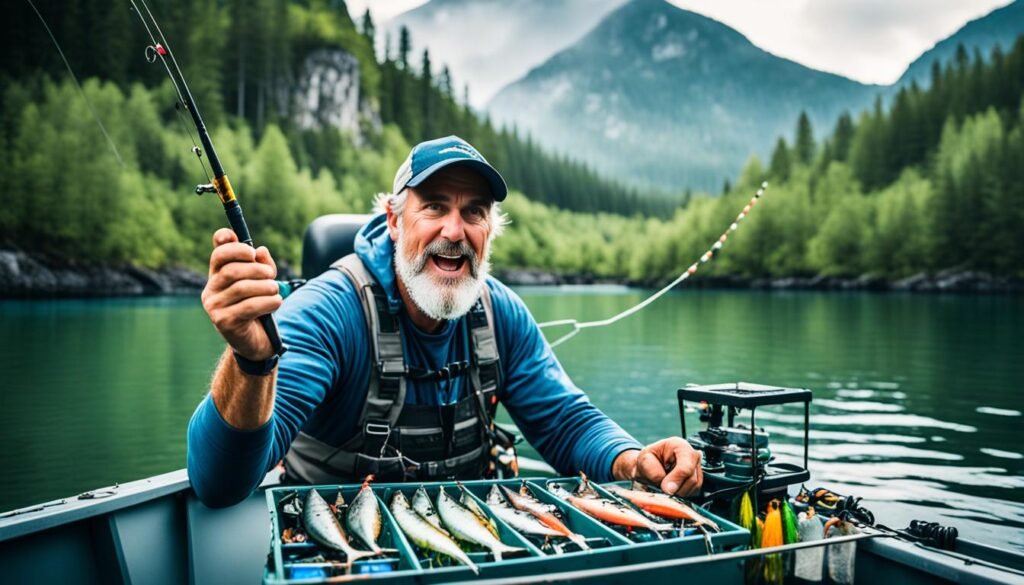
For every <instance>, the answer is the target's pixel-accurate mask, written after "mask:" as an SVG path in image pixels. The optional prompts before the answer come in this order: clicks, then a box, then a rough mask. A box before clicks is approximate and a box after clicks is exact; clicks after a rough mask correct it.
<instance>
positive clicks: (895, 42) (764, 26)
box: [671, 0, 1009, 84]
mask: <svg viewBox="0 0 1024 585" xmlns="http://www.w3.org/2000/svg"><path fill="white" fill-rule="evenodd" d="M671 1H672V3H673V4H675V5H677V6H680V7H682V8H686V9H689V10H693V11H695V12H699V13H701V14H705V15H707V16H710V17H712V18H715V19H716V20H719V21H721V22H724V23H725V24H727V25H729V26H731V27H733V28H735V29H737V30H739V31H740V32H742V33H743V34H744V35H746V36H747V37H748V38H749V39H750V40H751V41H753V42H754V44H756V45H758V46H759V47H761V48H762V49H765V50H766V51H770V52H772V53H774V54H776V55H779V56H782V57H786V58H788V59H792V60H794V61H796V62H798V63H801V64H803V65H806V66H808V67H813V68H815V69H821V70H823V71H829V72H833V73H838V74H840V75H844V76H846V77H850V78H853V79H856V80H858V81H863V82H866V83H885V84H887V83H892V82H893V81H895V80H896V79H897V78H898V77H899V76H900V74H902V73H903V71H904V70H905V69H906V67H907V65H909V64H910V63H911V62H912V61H913V60H914V59H916V58H917V57H919V56H920V55H921V53H923V52H925V51H927V50H928V49H930V48H932V46H934V45H935V43H937V42H938V41H940V40H942V39H944V38H946V37H947V36H949V35H951V34H953V33H954V32H956V31H957V30H958V29H959V28H960V27H962V26H963V25H964V24H966V23H967V22H968V21H969V20H973V19H975V18H979V17H981V16H984V15H985V14H988V13H989V12H991V11H992V10H994V9H996V8H999V7H1001V6H1005V5H1006V4H1008V3H1009V2H1008V0H973V1H971V2H963V1H962V0H776V1H772V2H764V1H757V0H729V1H722V0H717V1H714V0H671Z"/></svg>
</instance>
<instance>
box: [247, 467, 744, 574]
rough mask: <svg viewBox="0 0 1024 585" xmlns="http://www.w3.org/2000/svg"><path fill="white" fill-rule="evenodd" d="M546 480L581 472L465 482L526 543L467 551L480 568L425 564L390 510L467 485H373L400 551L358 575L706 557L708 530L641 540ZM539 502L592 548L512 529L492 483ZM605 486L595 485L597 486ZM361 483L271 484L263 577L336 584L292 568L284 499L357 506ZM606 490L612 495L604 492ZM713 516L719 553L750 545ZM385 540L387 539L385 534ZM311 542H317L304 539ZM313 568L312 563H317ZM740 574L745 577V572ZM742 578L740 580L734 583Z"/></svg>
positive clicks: (505, 538) (568, 481) (515, 570)
mask: <svg viewBox="0 0 1024 585" xmlns="http://www.w3.org/2000/svg"><path fill="white" fill-rule="evenodd" d="M546 481H557V482H560V483H562V484H563V485H565V486H566V487H569V486H570V485H571V486H572V487H573V488H575V483H574V482H577V481H578V479H577V478H562V479H548V478H530V479H511V480H474V481H466V482H461V485H463V486H464V487H465V488H466V489H467V491H468V492H469V494H470V496H472V497H474V498H476V502H477V504H478V505H479V507H480V508H481V510H482V511H483V512H484V513H485V514H486V515H488V516H489V517H491V518H493V519H494V520H495V523H496V524H497V526H498V533H499V537H500V539H501V541H502V542H504V543H505V544H508V545H510V546H516V547H522V548H524V549H526V554H524V555H523V556H516V557H515V558H512V557H506V558H505V559H503V560H502V561H500V562H495V561H494V560H493V559H492V558H491V554H490V553H489V552H470V553H468V554H469V556H470V558H471V559H472V560H473V562H474V563H477V565H478V566H479V568H480V574H479V575H477V574H475V573H473V571H471V570H470V569H469V568H468V567H466V566H463V565H458V564H455V565H450V566H436V567H431V566H430V563H429V562H424V559H423V557H422V556H421V555H420V554H419V551H418V549H417V547H416V546H415V545H414V544H412V543H411V542H409V540H408V539H407V538H406V537H405V535H404V534H403V533H402V531H401V529H400V528H399V527H398V524H397V523H396V522H395V519H394V517H393V516H392V515H391V511H390V509H389V508H388V504H390V498H391V495H392V494H393V493H394V492H395V491H396V490H401V491H402V492H403V493H404V494H405V495H406V497H407V498H409V499H410V502H411V498H412V495H413V494H414V493H415V491H416V489H417V488H419V487H420V486H423V487H424V488H426V489H427V492H428V495H430V496H431V502H432V503H434V502H435V501H436V496H437V491H438V488H439V487H440V486H444V487H445V489H446V490H447V491H448V494H449V495H451V496H452V497H454V498H455V499H459V497H460V496H461V491H460V489H459V487H458V485H457V484H456V482H451V481H448V482H422V483H416V482H410V483H402V484H395V483H392V484H383V483H382V484H371V488H372V489H373V492H374V495H376V496H377V501H378V504H379V505H380V507H381V516H382V519H381V521H382V525H383V526H382V530H381V537H380V538H379V539H378V544H379V545H380V546H381V547H383V548H394V549H397V556H392V557H391V558H392V560H390V561H388V563H390V564H389V565H388V566H384V567H382V566H379V565H380V564H381V562H380V561H376V560H374V559H368V560H360V561H356V563H355V567H356V572H358V573H359V574H358V575H354V578H355V579H359V580H363V579H372V580H373V581H374V582H378V583H422V584H430V583H442V582H455V581H469V580H474V579H484V578H515V577H525V576H529V575H539V574H545V573H551V572H555V571H573V570H584V569H600V568H602V567H612V566H621V565H624V564H632V563H638V562H646V561H653V560H664V559H672V558H680V557H687V556H703V555H705V554H706V549H705V546H704V540H703V536H702V535H699V534H698V535H694V536H684V537H681V538H674V539H666V540H664V541H655V542H649V543H636V542H633V541H631V540H629V539H628V538H626V537H625V536H623V535H622V534H620V533H619V532H616V531H615V530H614V529H612V528H609V527H608V526H606V525H605V524H603V523H602V522H600V521H598V520H595V519H593V518H591V517H590V516H588V515H587V514H584V513H583V512H581V511H579V510H577V509H576V508H574V507H573V506H571V505H570V504H569V503H568V502H565V501H563V500H561V499H559V498H557V497H556V496H555V495H554V494H552V493H550V492H549V491H548V490H547V489H546V487H545V486H546V483H545V482H546ZM524 482H525V483H526V485H527V487H528V488H529V489H530V491H531V492H532V493H533V494H534V496H535V497H536V498H537V499H538V500H540V501H541V502H544V503H547V504H553V505H555V506H556V507H557V508H558V509H559V510H560V511H561V512H562V515H563V521H564V522H565V524H566V526H567V527H568V528H569V529H570V530H572V531H573V532H576V533H578V534H580V535H582V536H584V537H585V538H586V542H587V544H588V545H590V546H591V547H592V549H591V550H589V551H584V550H580V549H579V548H577V547H575V546H565V547H563V548H562V550H555V549H547V550H541V548H540V547H539V546H538V542H537V541H536V540H533V539H531V538H528V537H525V536H523V535H521V534H520V533H518V532H517V531H515V530H513V529H512V528H511V527H509V526H508V525H507V524H505V522H503V521H502V520H501V518H498V517H497V516H496V515H495V514H494V513H493V512H492V511H491V508H490V506H488V505H487V503H486V499H487V493H488V492H489V491H490V489H491V487H492V486H494V485H504V486H505V487H507V488H509V489H511V490H518V489H519V488H520V486H521V485H523V483H524ZM598 487H599V486H596V485H595V488H598ZM359 488H360V484H346V485H341V486H337V485H334V486H312V487H310V486H288V487H277V488H271V489H268V490H267V492H266V494H267V505H268V507H269V509H270V520H271V522H270V523H271V530H272V531H273V532H272V534H271V551H270V555H269V556H268V562H267V568H266V571H265V572H264V579H263V582H264V584H265V585H299V584H303V585H306V584H314V583H327V582H335V581H337V578H335V579H331V578H330V577H328V576H327V575H326V574H323V575H321V576H317V575H316V574H315V571H306V570H305V569H306V567H304V566H300V567H298V568H299V569H302V571H298V572H297V571H294V570H289V568H290V567H292V565H290V564H289V562H288V559H289V558H290V556H289V555H291V554H292V551H293V549H294V548H295V547H294V545H288V544H283V543H282V540H281V531H282V530H283V529H284V528H286V527H288V519H287V518H283V517H282V514H281V511H280V509H279V505H280V503H281V500H282V498H285V497H287V496H288V494H291V493H297V494H298V495H297V496H296V497H298V498H300V499H302V500H304V499H305V494H306V492H307V491H308V490H310V489H316V490H318V491H319V492H320V494H321V495H322V496H323V497H324V499H325V500H327V502H328V503H333V502H334V498H335V495H336V494H337V492H338V490H339V489H340V490H341V492H342V496H343V497H344V498H345V501H346V502H347V503H349V504H351V502H352V499H353V498H354V497H355V495H356V494H357V493H358V491H359ZM602 495H606V494H602ZM707 516H708V517H709V518H710V519H712V520H714V521H715V522H716V523H718V524H719V526H720V527H721V528H722V532H721V533H718V534H714V535H712V538H711V540H712V543H713V549H714V550H715V552H719V551H722V550H727V549H728V548H729V547H730V546H732V545H733V544H746V543H748V542H749V539H750V535H749V533H748V532H747V531H746V530H744V529H742V528H740V527H739V526H736V525H735V524H732V523H731V522H728V521H725V520H723V519H722V518H720V517H718V516H715V515H713V514H707ZM386 539H387V540H386ZM351 540H353V541H355V542H354V543H353V545H354V546H355V548H358V549H361V550H363V549H365V548H366V547H364V546H362V545H361V544H360V543H358V539H356V538H354V537H353V538H352V539H351ZM306 546H308V547H309V548H312V547H313V545H306ZM314 568H315V567H310V569H314ZM740 576H741V575H740ZM736 582H737V583H739V582H740V580H737V581H736Z"/></svg>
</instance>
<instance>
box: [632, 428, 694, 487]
mask: <svg viewBox="0 0 1024 585" xmlns="http://www.w3.org/2000/svg"><path fill="white" fill-rule="evenodd" d="M613 474H614V475H615V477H616V479H620V480H621V479H636V480H639V481H641V482H642V483H646V484H648V485H652V486H659V487H660V488H661V490H662V491H663V492H665V493H667V494H670V495H676V496H689V495H691V494H694V493H696V492H698V491H699V490H700V488H701V486H702V485H703V484H704V472H703V471H701V468H700V452H699V451H697V450H695V449H694V448H693V447H691V446H690V444H689V443H687V442H686V441H685V440H684V439H682V438H681V437H668V438H667V439H662V440H660V441H656V442H654V443H651V444H650V445H647V446H646V447H644V448H643V449H641V450H640V451H626V452H624V453H622V454H621V455H619V457H618V458H616V460H615V463H614V465H613Z"/></svg>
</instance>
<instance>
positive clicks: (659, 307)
mask: <svg viewBox="0 0 1024 585" xmlns="http://www.w3.org/2000/svg"><path fill="white" fill-rule="evenodd" d="M519 292H520V294H521V295H522V297H523V299H524V300H525V301H526V303H527V304H528V305H529V307H530V309H531V310H532V311H533V312H534V315H535V316H536V317H537V319H538V320H539V321H545V320H550V319H556V318H565V317H576V318H579V319H581V320H583V319H597V318H604V317H608V316H610V315H612V314H615V313H616V312H618V311H621V310H623V309H625V308H627V307H629V306H631V305H632V304H634V303H635V302H637V301H638V300H640V299H641V298H642V295H641V293H638V292H636V291H630V290H628V289H622V288H604V289H600V290H595V289H573V290H561V291H559V290H552V289H519ZM1022 330H1024V299H1014V298H1008V297H991V298H986V297H938V296H936V297H924V296H902V295H871V294H817V293H755V292H717V293H716V292H690V291H687V292H683V293H680V294H673V295H669V296H668V297H666V298H664V299H662V300H661V301H659V302H658V303H655V304H654V305H652V306H651V307H649V308H648V309H646V310H645V311H643V312H641V313H639V314H638V315H636V316H634V317H632V318H630V319H627V320H625V321H623V322H620V323H618V324H616V325H614V326H612V327H608V328H604V329H596V330H588V331H585V332H583V333H581V334H580V335H578V336H576V337H575V338H574V339H572V340H571V341H569V342H567V343H565V344H564V345H562V346H560V347H559V348H558V349H557V353H558V355H559V357H560V359H561V360H562V362H563V364H564V365H565V367H566V369H567V370H568V372H569V374H570V375H571V376H572V377H573V379H574V380H575V381H576V383H577V384H578V385H580V386H581V387H582V388H584V389H585V390H587V392H588V394H590V396H591V398H592V400H593V401H594V402H595V403H596V404H597V405H598V406H599V407H601V408H602V409H604V410H605V411H606V412H609V413H610V414H611V415H612V416H613V417H614V418H615V419H616V420H617V421H618V422H619V423H620V424H621V425H622V426H623V427H625V428H626V429H627V430H628V431H630V432H631V433H633V434H634V435H635V436H637V438H639V439H640V440H642V441H645V442H647V441H653V440H655V439H657V438H660V437H663V436H667V435H670V434H678V433H679V420H678V410H677V408H676V405H675V391H676V389H677V388H678V387H680V386H682V385H684V384H686V383H701V384H705V383H717V382H731V381H738V380H745V381H751V382H760V383H766V384H778V385H784V386H795V387H805V388H811V389H812V390H814V398H815V399H814V402H813V403H812V405H811V433H810V439H811V452H810V465H811V472H812V474H813V479H812V485H809V486H808V487H817V485H825V486H828V487H831V488H833V489H835V490H836V491H838V492H840V493H851V494H855V495H858V496H863V497H864V498H865V501H866V502H869V503H868V507H869V508H871V509H872V510H873V511H874V512H875V514H876V516H877V517H879V518H880V521H882V522H883V523H885V524H887V525H889V526H893V527H902V526H906V525H907V524H908V523H909V521H910V520H911V519H927V520H934V521H938V522H941V523H945V524H952V525H956V526H957V527H958V528H959V529H960V532H961V534H962V535H965V536H968V537H971V538H976V539H979V540H983V541H986V542H990V543H994V544H1003V545H1005V544H1006V543H1011V545H1012V546H1015V547H1016V548H1018V549H1024V530H1022V529H1024V503H1022V502H1024V441H1022V440H1021V439H1020V436H1021V434H1020V431H1019V428H1018V427H1020V426H1021V424H1022V423H1024V419H1022V416H1021V411H1022V410H1024V399H1022V398H1021V397H1020V394H1019V391H1020V388H1022V387H1024V364H1022V363H1021V360H1020V359H1019V356H1018V355H1017V353H1018V352H1019V346H1020V334H1019V333H1018V332H1019V331H1022ZM564 332H565V331H564V330H552V331H549V332H548V334H549V338H552V339H553V338H554V337H556V336H559V335H561V334H562V333H564ZM0 344H2V347H0V349H2V351H0V367H2V368H3V371H4V372H5V373H6V379H5V384H4V385H3V387H2V389H0V442H2V444H3V445H4V446H5V451H4V456H3V457H4V459H3V461H4V463H5V465H4V469H5V471H6V472H7V473H5V474H3V476H0V510H8V509H12V508H16V507H20V506H24V505H28V504H31V503H37V502H40V501H43V500H47V499H52V498H56V497H64V496H68V495H71V494H75V493H79V492H81V491H84V490H86V489H92V488H96V487H100V486H104V485H109V484H113V483H114V482H124V481H129V480H133V479H139V478H142V477H146V476H149V475H154V474H156V473H161V472H165V471H170V470H173V469H178V468H181V467H183V466H184V456H185V449H184V438H185V425H186V422H187V420H188V417H189V416H190V415H191V413H192V410H193V409H194V408H195V405H196V404H197V403H198V402H199V400H200V398H201V397H202V395H203V393H204V391H205V386H206V384H207V381H208V379H209V376H210V373H211V372H212V369H213V366H214V364H215V362H216V359H217V357H218V355H219V353H220V351H221V348H222V345H221V342H220V340H219V338H218V337H217V336H216V334H215V333H214V332H213V330H212V327H211V326H210V324H209V321H208V320H207V319H206V316H205V315H204V314H203V312H202V309H201V308H200V306H199V302H198V299H193V298H188V299H144V300H130V301H60V302H0ZM758 413H759V414H758V418H759V420H760V421H761V424H763V425H764V426H766V427H767V428H768V430H769V431H770V432H771V434H772V451H773V452H774V453H775V454H776V455H777V456H778V457H779V458H780V459H784V460H794V461H798V460H801V459H802V457H803V430H802V425H803V412H802V407H796V408H794V407H786V406H783V407H769V408H764V409H759V410H758ZM689 416H692V418H691V419H688V421H687V423H688V426H690V427H692V428H696V426H697V425H698V424H699V422H698V420H697V416H696V414H695V413H693V414H692V415H689ZM506 420H507V417H506Z"/></svg>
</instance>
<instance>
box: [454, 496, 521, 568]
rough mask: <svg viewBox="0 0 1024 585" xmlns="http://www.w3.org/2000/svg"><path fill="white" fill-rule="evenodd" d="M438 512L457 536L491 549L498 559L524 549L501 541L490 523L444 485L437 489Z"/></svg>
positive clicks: (495, 558)
mask: <svg viewBox="0 0 1024 585" xmlns="http://www.w3.org/2000/svg"><path fill="white" fill-rule="evenodd" d="M437 513H438V515H439V516H441V522H443V523H444V525H445V526H446V527H448V531H449V532H451V533H452V534H454V535H455V536H456V537H457V538H460V539H462V540H465V541H468V542H473V543H476V544H479V545H480V546H482V547H484V548H486V549H488V550H490V551H491V554H493V555H494V560H496V561H500V560H501V555H502V554H508V553H511V552H520V551H522V549H520V548H515V547H512V546H509V545H507V544H505V543H504V542H501V540H499V539H498V538H497V537H495V536H494V535H493V534H491V531H490V523H489V522H487V520H485V519H483V518H481V517H480V516H477V515H476V514H475V513H474V512H472V511H470V510H468V509H466V508H465V507H464V506H463V505H462V504H460V503H458V502H457V501H455V498H453V497H451V496H449V495H448V492H446V491H444V487H441V488H439V489H438V491H437Z"/></svg>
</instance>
